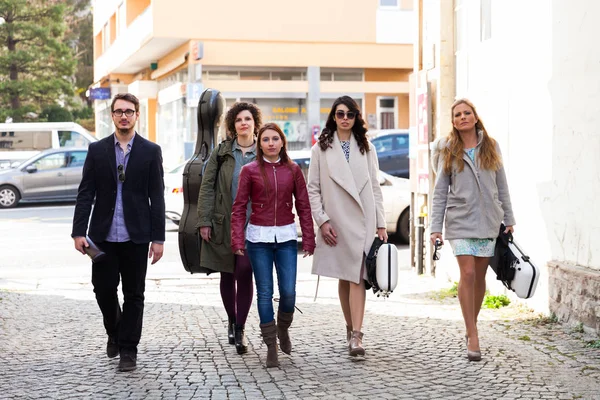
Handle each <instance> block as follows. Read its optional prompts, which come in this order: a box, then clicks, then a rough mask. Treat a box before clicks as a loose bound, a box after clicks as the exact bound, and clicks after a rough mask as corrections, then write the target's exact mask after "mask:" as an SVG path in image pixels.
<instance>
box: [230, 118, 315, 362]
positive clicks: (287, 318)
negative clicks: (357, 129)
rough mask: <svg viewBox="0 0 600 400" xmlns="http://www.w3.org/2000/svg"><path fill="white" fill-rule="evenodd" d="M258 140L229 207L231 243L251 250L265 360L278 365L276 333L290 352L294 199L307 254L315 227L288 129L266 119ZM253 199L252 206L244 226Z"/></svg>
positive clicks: (241, 250)
mask: <svg viewBox="0 0 600 400" xmlns="http://www.w3.org/2000/svg"><path fill="white" fill-rule="evenodd" d="M257 143H258V146H257V153H256V160H255V161H253V162H251V163H249V164H247V165H245V166H244V167H243V168H242V171H241V173H240V181H239V185H238V192H237V195H236V198H235V201H234V203H233V209H232V213H231V248H232V250H233V251H234V253H235V254H237V255H243V254H244V251H247V252H248V257H249V258H250V263H251V265H252V272H253V273H254V281H255V283H256V297H257V305H258V315H259V318H260V329H261V332H262V337H263V340H264V342H265V344H266V345H267V349H268V350H267V363H266V364H267V367H275V366H278V365H279V362H278V359H277V337H279V347H280V348H281V351H283V352H284V353H286V354H290V353H291V352H292V343H291V341H290V336H289V333H288V328H289V327H290V325H291V323H292V319H293V317H294V306H295V303H296V266H297V261H298V259H297V238H298V235H297V230H296V223H295V221H294V213H293V212H292V204H294V202H295V204H296V212H297V213H298V216H299V219H300V227H301V229H302V249H303V250H304V257H307V256H310V255H312V254H313V252H314V249H315V232H314V229H313V223H312V217H311V211H310V203H309V200H308V191H307V189H306V182H305V180H304V175H303V174H302V171H301V169H300V167H299V166H298V164H296V163H294V162H292V161H291V160H290V158H289V157H288V154H287V152H286V138H285V135H284V134H283V132H282V131H281V129H280V128H279V127H278V126H277V125H276V124H273V123H269V124H265V125H264V126H263V127H262V128H261V129H260V130H259V132H258V139H257ZM292 196H293V200H292ZM249 201H250V202H251V209H252V212H251V214H250V221H249V223H248V226H247V228H246V230H245V232H244V228H245V227H244V224H245V222H246V210H247V205H248V202H249ZM273 264H275V269H276V270H277V283H278V286H279V295H280V299H279V310H278V311H277V323H275V318H274V311H273Z"/></svg>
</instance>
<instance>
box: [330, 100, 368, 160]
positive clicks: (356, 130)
mask: <svg viewBox="0 0 600 400" xmlns="http://www.w3.org/2000/svg"><path fill="white" fill-rule="evenodd" d="M340 104H343V105H345V106H346V107H348V110H350V111H352V112H354V113H355V114H356V116H355V117H354V126H353V127H352V134H353V135H354V138H355V139H356V141H357V142H358V147H359V148H360V153H361V154H365V152H366V151H369V139H367V128H366V127H365V126H366V124H365V121H364V120H363V118H362V116H361V114H360V110H359V109H358V104H356V101H354V99H353V98H352V97H350V96H342V97H338V98H337V99H335V101H334V102H333V105H332V106H331V111H330V112H329V115H328V116H327V122H326V123H325V128H324V129H323V131H322V132H321V134H320V135H319V147H320V148H321V150H323V151H325V150H327V148H329V147H331V143H333V133H334V132H335V131H336V130H337V124H336V122H335V112H336V109H337V106H339V105H340Z"/></svg>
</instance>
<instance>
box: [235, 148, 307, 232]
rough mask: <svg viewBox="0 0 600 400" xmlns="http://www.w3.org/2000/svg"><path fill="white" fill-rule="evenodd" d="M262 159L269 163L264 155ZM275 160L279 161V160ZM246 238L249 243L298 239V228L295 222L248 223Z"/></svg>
mask: <svg viewBox="0 0 600 400" xmlns="http://www.w3.org/2000/svg"><path fill="white" fill-rule="evenodd" d="M263 160H265V162H268V163H270V161H269V160H267V159H266V158H264V157H263ZM276 162H279V160H277V161H276ZM246 240H247V241H249V242H251V243H275V242H277V243H283V242H287V241H290V240H298V230H297V229H296V223H295V222H293V223H291V224H289V225H283V226H262V225H252V224H251V223H248V227H247V228H246Z"/></svg>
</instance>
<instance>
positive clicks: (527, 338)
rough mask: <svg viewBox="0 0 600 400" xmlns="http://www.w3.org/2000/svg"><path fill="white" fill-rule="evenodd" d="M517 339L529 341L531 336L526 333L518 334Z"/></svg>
mask: <svg viewBox="0 0 600 400" xmlns="http://www.w3.org/2000/svg"><path fill="white" fill-rule="evenodd" d="M519 340H523V341H525V342H529V341H530V340H531V338H530V337H529V336H527V335H523V336H519Z"/></svg>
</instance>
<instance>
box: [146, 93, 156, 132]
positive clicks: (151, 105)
mask: <svg viewBox="0 0 600 400" xmlns="http://www.w3.org/2000/svg"><path fill="white" fill-rule="evenodd" d="M157 104H158V101H157V100H156V99H148V114H147V118H148V121H146V126H147V127H148V140H150V141H152V142H155V143H156V118H157V117H158V110H157V108H156V107H157Z"/></svg>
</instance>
